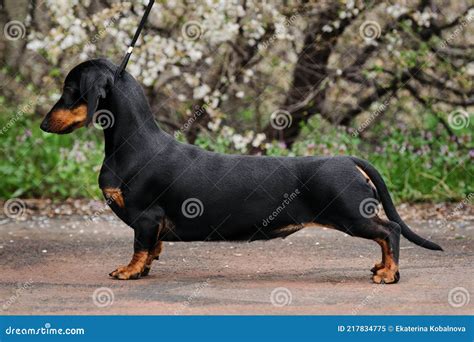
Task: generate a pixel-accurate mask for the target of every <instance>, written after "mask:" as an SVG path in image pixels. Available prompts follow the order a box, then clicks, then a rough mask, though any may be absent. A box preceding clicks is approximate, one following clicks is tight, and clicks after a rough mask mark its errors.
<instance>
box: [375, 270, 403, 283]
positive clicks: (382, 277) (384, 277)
mask: <svg viewBox="0 0 474 342" xmlns="http://www.w3.org/2000/svg"><path fill="white" fill-rule="evenodd" d="M399 280H400V272H398V271H392V270H389V269H387V268H382V269H379V270H378V271H376V273H375V274H374V275H373V276H372V281H373V282H374V283H376V284H396V283H398V281H399Z"/></svg>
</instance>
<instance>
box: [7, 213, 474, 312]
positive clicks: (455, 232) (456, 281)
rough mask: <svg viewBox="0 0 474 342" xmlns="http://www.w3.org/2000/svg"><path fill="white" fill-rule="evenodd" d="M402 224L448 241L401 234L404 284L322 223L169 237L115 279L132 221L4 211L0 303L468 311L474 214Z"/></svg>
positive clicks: (360, 244) (57, 307)
mask: <svg viewBox="0 0 474 342" xmlns="http://www.w3.org/2000/svg"><path fill="white" fill-rule="evenodd" d="M410 223H411V224H412V226H413V228H414V229H415V230H416V231H417V232H419V233H420V234H421V235H423V236H431V237H432V239H433V240H434V241H436V242H438V243H440V244H441V245H442V246H443V247H444V248H445V249H446V251H445V252H444V253H441V252H433V251H429V250H426V249H422V248H419V247H417V246H415V245H413V244H411V243H409V242H408V241H406V240H402V251H401V277H402V278H401V282H400V283H399V284H397V285H374V284H372V283H371V281H370V279H369V276H370V272H369V269H370V268H371V267H372V265H373V263H374V262H375V261H378V259H379V258H380V251H379V248H378V246H377V245H376V244H375V243H373V242H370V241H366V240H362V239H356V238H351V237H348V236H345V235H344V234H342V233H340V232H336V231H331V230H327V229H323V228H321V229H316V228H313V229H311V228H309V229H306V230H303V231H301V232H299V233H297V234H294V235H292V236H290V237H289V238H287V239H285V240H273V241H267V242H253V243H250V244H249V243H211V242H206V243H200V242H199V243H198V242H197V243H166V244H165V250H164V253H163V255H162V258H161V260H160V261H159V262H156V263H155V264H154V268H153V269H152V271H151V273H150V275H149V276H148V277H146V278H143V279H140V280H135V281H119V280H113V279H110V278H109V277H108V276H107V274H108V273H109V272H110V271H112V270H114V269H115V267H116V266H118V265H121V264H124V263H126V262H128V261H129V258H130V255H131V249H132V230H131V229H129V228H127V227H126V226H124V225H123V224H122V223H120V222H118V221H117V220H116V219H114V218H112V217H108V216H106V217H105V218H102V219H100V220H99V221H98V222H94V223H91V222H90V221H87V220H84V218H82V217H73V218H68V219H46V220H45V219H44V218H42V219H40V218H36V219H34V220H28V221H23V222H13V221H11V220H8V219H6V220H3V221H0V265H1V268H0V269H1V273H0V274H1V276H0V310H3V312H2V313H5V314H166V315H168V314H325V315H327V314H349V315H350V314H473V313H474V298H471V299H470V302H468V303H467V299H468V297H469V293H470V294H473V293H474V282H473V269H474V267H473V260H474V258H473V256H474V243H473V232H474V225H473V222H472V221H470V222H469V221H461V222H457V223H455V224H454V227H451V228H450V227H447V226H446V225H445V224H443V223H442V222H439V221H424V222H410ZM455 288H458V289H455ZM452 289H455V290H454V292H453V293H452V295H451V303H452V304H453V305H454V306H460V307H454V306H453V305H450V301H449V300H448V294H449V292H450V291H451V290H452ZM94 292H95V293H96V295H95V297H94ZM272 293H273V294H272ZM112 297H113V298H112ZM112 299H113V300H112ZM272 302H273V304H272ZM107 304H109V305H107ZM462 304H464V305H462ZM104 305H106V306H104Z"/></svg>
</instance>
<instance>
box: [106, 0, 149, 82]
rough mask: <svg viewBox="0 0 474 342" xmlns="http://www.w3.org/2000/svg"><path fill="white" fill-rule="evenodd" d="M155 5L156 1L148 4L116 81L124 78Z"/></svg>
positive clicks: (116, 75) (117, 73)
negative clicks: (124, 72)
mask: <svg viewBox="0 0 474 342" xmlns="http://www.w3.org/2000/svg"><path fill="white" fill-rule="evenodd" d="M154 3H155V0H150V2H149V3H148V6H147V7H146V10H145V13H143V17H142V20H141V21H140V24H139V25H138V28H137V31H136V32H135V35H134V36H133V39H132V42H131V43H130V46H129V47H128V49H127V53H126V54H125V56H124V57H123V59H122V63H120V66H119V68H118V69H117V71H116V73H115V80H117V79H118V78H120V77H122V74H123V71H124V70H125V68H126V67H127V64H128V60H129V59H130V56H131V55H132V52H133V48H134V47H135V44H136V42H137V40H138V37H140V33H141V32H142V29H143V26H145V23H146V20H147V18H148V15H149V14H150V11H151V8H152V7H153V4H154Z"/></svg>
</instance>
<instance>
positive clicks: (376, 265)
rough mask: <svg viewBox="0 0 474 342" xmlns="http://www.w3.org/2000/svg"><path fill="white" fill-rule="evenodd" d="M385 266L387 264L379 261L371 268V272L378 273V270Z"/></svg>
mask: <svg viewBox="0 0 474 342" xmlns="http://www.w3.org/2000/svg"><path fill="white" fill-rule="evenodd" d="M384 267H385V265H384V264H383V263H381V262H379V263H377V264H375V265H374V267H372V268H371V269H370V272H372V273H373V274H377V271H378V270H381V269H382V268H384Z"/></svg>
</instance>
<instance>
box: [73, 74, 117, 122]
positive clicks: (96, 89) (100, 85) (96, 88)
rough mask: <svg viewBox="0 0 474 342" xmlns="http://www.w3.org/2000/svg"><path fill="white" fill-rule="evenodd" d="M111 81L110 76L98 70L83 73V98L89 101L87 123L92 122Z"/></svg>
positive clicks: (81, 86) (81, 88) (81, 85)
mask: <svg viewBox="0 0 474 342" xmlns="http://www.w3.org/2000/svg"><path fill="white" fill-rule="evenodd" d="M112 80H113V79H112ZM110 81H111V78H110V77H108V76H107V75H104V74H100V73H97V72H91V71H89V72H85V73H83V74H82V76H81V84H80V90H81V96H82V98H83V99H84V100H85V101H86V102H87V120H86V125H89V124H90V123H91V121H92V119H93V117H94V113H95V112H96V111H97V107H98V106H99V101H100V99H101V98H103V99H104V98H105V97H106V96H107V91H108V88H109V85H110Z"/></svg>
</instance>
